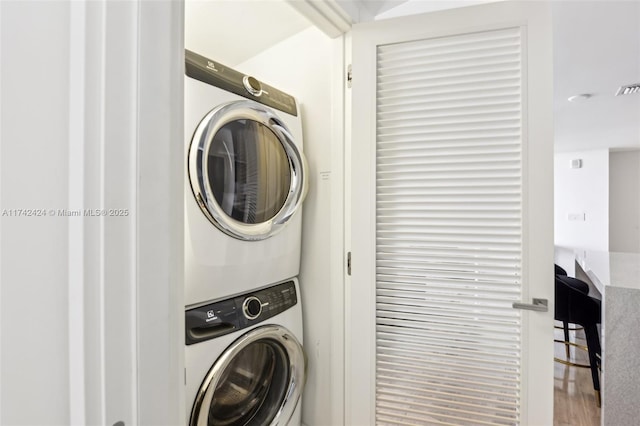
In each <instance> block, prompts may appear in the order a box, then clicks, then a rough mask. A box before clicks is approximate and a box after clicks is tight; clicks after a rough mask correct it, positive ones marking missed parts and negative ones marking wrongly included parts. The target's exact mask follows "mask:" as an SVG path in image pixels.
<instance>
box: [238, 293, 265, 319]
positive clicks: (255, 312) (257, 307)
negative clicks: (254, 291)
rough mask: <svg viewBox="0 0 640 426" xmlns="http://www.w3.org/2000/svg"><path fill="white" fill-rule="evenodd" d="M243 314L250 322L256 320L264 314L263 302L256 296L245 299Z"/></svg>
mask: <svg viewBox="0 0 640 426" xmlns="http://www.w3.org/2000/svg"><path fill="white" fill-rule="evenodd" d="M242 313H243V314H244V316H245V317H246V318H247V319H249V320H254V319H256V318H258V317H259V316H260V314H261V313H262V302H260V299H258V298H257V297H255V296H250V297H247V298H246V299H244V302H243V303H242Z"/></svg>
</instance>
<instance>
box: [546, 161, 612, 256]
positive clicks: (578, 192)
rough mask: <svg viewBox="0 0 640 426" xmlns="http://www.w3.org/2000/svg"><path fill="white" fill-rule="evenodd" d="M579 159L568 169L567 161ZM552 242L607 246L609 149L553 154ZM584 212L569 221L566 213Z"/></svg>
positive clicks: (570, 244)
mask: <svg viewBox="0 0 640 426" xmlns="http://www.w3.org/2000/svg"><path fill="white" fill-rule="evenodd" d="M574 159H580V160H582V167H581V168H579V169H572V168H571V167H570V161H571V160H574ZM554 163H555V164H554V172H555V184H554V192H555V193H554V200H555V208H554V210H555V227H554V229H555V244H556V245H559V246H565V247H578V248H585V249H592V250H605V251H606V250H608V249H609V151H608V150H594V151H574V152H562V153H556V154H555V161H554ZM574 213H576V214H584V217H585V220H584V221H570V220H569V219H568V215H569V214H574Z"/></svg>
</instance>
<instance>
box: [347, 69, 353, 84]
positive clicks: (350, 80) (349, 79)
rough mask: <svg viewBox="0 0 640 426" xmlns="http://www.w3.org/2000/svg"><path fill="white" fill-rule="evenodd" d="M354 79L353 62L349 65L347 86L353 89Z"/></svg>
mask: <svg viewBox="0 0 640 426" xmlns="http://www.w3.org/2000/svg"><path fill="white" fill-rule="evenodd" d="M352 81H353V71H352V70H351V64H349V66H348V67H347V87H348V88H349V89H351V84H352Z"/></svg>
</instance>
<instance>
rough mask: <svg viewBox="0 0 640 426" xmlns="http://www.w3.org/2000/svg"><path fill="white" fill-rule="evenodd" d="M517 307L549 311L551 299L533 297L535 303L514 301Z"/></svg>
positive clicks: (514, 305)
mask: <svg viewBox="0 0 640 426" xmlns="http://www.w3.org/2000/svg"><path fill="white" fill-rule="evenodd" d="M512 306H513V307H514V308H516V309H527V310H529V311H538V312H547V311H548V310H549V301H548V300H547V299H536V298H534V299H533V303H522V302H513V305H512Z"/></svg>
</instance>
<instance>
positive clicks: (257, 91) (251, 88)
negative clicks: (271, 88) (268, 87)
mask: <svg viewBox="0 0 640 426" xmlns="http://www.w3.org/2000/svg"><path fill="white" fill-rule="evenodd" d="M242 84H243V85H244V88H245V89H247V92H249V93H251V94H252V95H253V96H260V95H262V85H261V84H260V82H259V81H258V80H257V79H256V78H254V77H250V76H248V75H245V76H244V78H243V79H242Z"/></svg>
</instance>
